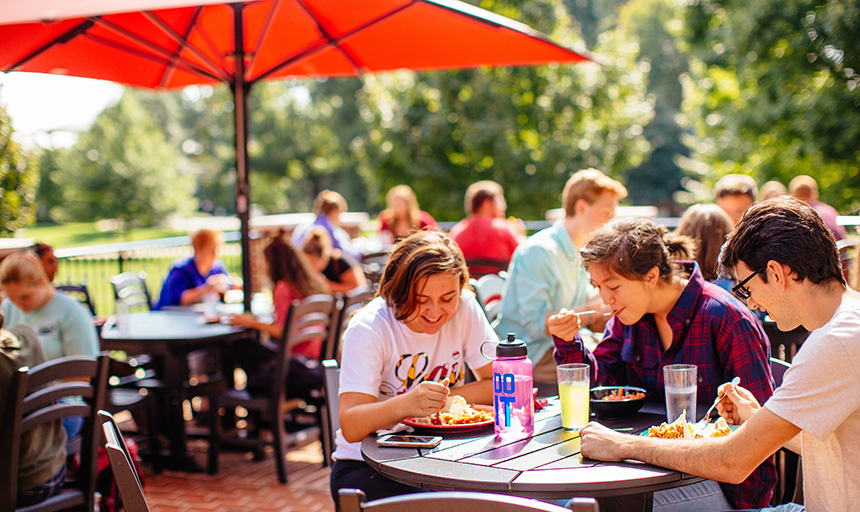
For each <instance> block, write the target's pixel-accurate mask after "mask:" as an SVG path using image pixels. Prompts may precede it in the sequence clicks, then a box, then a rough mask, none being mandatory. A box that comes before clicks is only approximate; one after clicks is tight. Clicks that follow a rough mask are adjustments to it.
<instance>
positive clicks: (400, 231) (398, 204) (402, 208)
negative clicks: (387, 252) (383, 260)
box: [379, 185, 439, 247]
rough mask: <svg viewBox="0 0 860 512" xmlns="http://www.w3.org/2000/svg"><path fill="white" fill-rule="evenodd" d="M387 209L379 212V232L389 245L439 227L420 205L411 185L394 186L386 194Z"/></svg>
mask: <svg viewBox="0 0 860 512" xmlns="http://www.w3.org/2000/svg"><path fill="white" fill-rule="evenodd" d="M385 203H386V206H387V207H386V209H385V210H382V212H381V213H380V214H379V222H380V226H379V233H380V234H381V235H382V237H383V240H384V241H383V245H384V246H385V247H389V246H391V245H392V244H394V243H395V242H398V241H399V240H400V239H401V238H405V237H407V236H409V235H411V234H412V233H414V232H416V231H420V230H422V229H434V230H435V229H439V226H438V225H437V224H436V221H435V220H433V217H431V216H430V214H429V213H427V212H425V211H423V210H421V209H420V208H419V207H418V199H417V198H416V197H415V192H413V191H412V189H411V188H409V185H397V186H396V187H392V188H391V190H389V191H388V194H386V195H385Z"/></svg>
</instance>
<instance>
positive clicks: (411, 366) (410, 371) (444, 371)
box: [379, 350, 463, 396]
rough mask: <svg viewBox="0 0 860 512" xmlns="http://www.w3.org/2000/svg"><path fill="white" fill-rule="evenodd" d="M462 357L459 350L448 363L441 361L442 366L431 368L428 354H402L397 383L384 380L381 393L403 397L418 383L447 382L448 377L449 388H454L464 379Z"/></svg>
mask: <svg viewBox="0 0 860 512" xmlns="http://www.w3.org/2000/svg"><path fill="white" fill-rule="evenodd" d="M461 356H462V354H461V353H460V351H459V350H457V351H455V352H454V353H452V354H451V357H450V359H449V360H448V361H440V364H437V365H436V366H434V367H432V368H430V356H429V355H428V354H427V353H426V352H418V353H417V354H401V355H400V358H399V359H398V360H397V364H396V366H395V370H394V375H395V377H396V379H397V381H396V382H388V381H385V380H383V381H382V383H381V384H380V385H379V392H380V394H382V395H387V396H395V395H402V394H403V393H406V392H407V391H409V390H410V389H411V388H412V385H413V384H415V383H416V382H418V383H420V382H424V381H425V380H429V381H432V382H441V381H443V380H445V377H448V382H449V386H451V387H453V386H454V385H455V384H457V383H458V382H460V381H461V380H462V379H463V362H462V361H461ZM437 361H439V359H437Z"/></svg>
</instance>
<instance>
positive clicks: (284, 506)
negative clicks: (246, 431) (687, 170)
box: [143, 440, 334, 512]
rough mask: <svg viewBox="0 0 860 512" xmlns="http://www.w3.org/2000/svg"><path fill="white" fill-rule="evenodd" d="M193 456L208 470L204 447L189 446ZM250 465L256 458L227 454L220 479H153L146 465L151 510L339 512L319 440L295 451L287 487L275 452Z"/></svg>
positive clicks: (173, 475)
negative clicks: (330, 486)
mask: <svg viewBox="0 0 860 512" xmlns="http://www.w3.org/2000/svg"><path fill="white" fill-rule="evenodd" d="M189 453H190V454H191V455H192V456H193V457H194V459H195V460H196V461H197V462H198V463H200V464H201V465H202V466H205V462H206V442H205V441H199V440H198V441H190V442H189ZM251 459H252V456H251V454H245V453H239V452H235V451H227V450H225V451H223V452H222V453H221V457H220V473H219V474H218V475H215V476H210V475H208V474H206V473H183V472H178V471H164V472H163V473H162V474H160V475H153V474H152V472H151V470H150V468H149V465H148V464H144V466H143V473H144V475H145V477H146V499H147V502H148V503H149V507H150V509H151V510H152V511H153V512H189V511H207V512H208V511H224V512H245V511H260V512H269V511H271V512H275V511H279V512H290V511H299V510H300V511H302V512H317V511H326V512H330V511H332V510H334V504H333V503H332V500H331V496H330V495H329V490H328V481H329V468H328V467H323V466H322V449H321V447H320V442H319V441H318V440H313V441H312V442H310V443H308V444H305V445H304V446H301V447H298V448H294V449H292V450H290V452H289V454H288V455H287V460H288V478H289V482H288V483H287V484H286V485H282V484H280V483H279V482H278V477H277V473H276V471H275V460H274V456H273V453H272V451H271V448H269V451H268V452H267V456H266V459H265V460H264V461H261V462H254V461H253V460H251Z"/></svg>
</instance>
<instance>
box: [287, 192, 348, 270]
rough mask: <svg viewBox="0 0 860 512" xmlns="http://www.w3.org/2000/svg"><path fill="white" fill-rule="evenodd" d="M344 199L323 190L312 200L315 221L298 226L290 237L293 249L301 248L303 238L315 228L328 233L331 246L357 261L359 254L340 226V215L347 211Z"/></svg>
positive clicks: (335, 193) (334, 193)
mask: <svg viewBox="0 0 860 512" xmlns="http://www.w3.org/2000/svg"><path fill="white" fill-rule="evenodd" d="M347 208H348V207H347V205H346V199H344V198H343V196H342V195H340V194H338V193H337V192H335V191H333V190H323V191H322V192H320V193H319V194H317V197H316V199H315V200H314V213H315V214H316V216H317V217H316V219H314V221H313V222H311V223H310V224H305V225H303V226H298V227H297V228H296V229H295V230H293V234H292V236H291V237H290V242H292V244H293V247H301V245H302V242H304V240H305V237H306V236H307V235H308V233H310V231H311V230H312V229H313V228H315V227H322V228H324V229H325V230H326V231H328V234H329V236H330V237H331V241H332V246H333V247H334V248H335V249H339V250H341V251H343V252H344V253H345V254H346V255H348V256H349V257H351V258H353V259H355V260H356V261H358V260H359V259H360V258H361V254H359V252H358V251H357V250H356V249H355V248H354V247H353V246H352V242H350V237H349V234H348V233H347V232H346V231H344V229H343V228H342V227H341V225H340V214H341V213H343V212H345V211H347Z"/></svg>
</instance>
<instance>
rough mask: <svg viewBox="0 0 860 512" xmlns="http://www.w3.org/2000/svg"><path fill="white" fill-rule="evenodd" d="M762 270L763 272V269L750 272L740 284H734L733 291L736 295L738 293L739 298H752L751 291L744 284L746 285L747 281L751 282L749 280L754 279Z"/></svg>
mask: <svg viewBox="0 0 860 512" xmlns="http://www.w3.org/2000/svg"><path fill="white" fill-rule="evenodd" d="M760 272H761V270H756V271H755V272H753V273H752V274H750V275H749V276H748V277H747V278H746V279H744V280H743V281H741V282H740V283H738V284H736V285H734V286H733V287H732V293H734V294H735V295H737V296H738V298H739V299H741V300H747V299H749V298H750V291H749V290H748V289H747V287H746V286H744V285H745V284H747V283H748V282H749V280H750V279H752V278H753V277H755V276H757V275H758V274H759V273H760Z"/></svg>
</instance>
